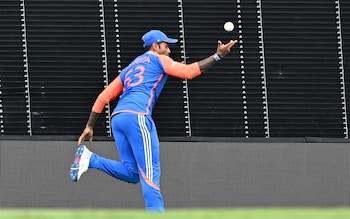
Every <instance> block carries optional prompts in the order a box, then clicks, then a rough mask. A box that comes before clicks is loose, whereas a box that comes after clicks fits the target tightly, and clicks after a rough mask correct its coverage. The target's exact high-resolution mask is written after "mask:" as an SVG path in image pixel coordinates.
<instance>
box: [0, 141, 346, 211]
mask: <svg viewBox="0 0 350 219" xmlns="http://www.w3.org/2000/svg"><path fill="white" fill-rule="evenodd" d="M75 144H76V142H75V141H42V140H31V141H26V140H0V158H1V160H0V207H2V208H7V207H54V208H60V207H95V208H143V207H144V204H143V198H142V195H141V189H140V185H132V184H127V183H123V182H120V181H118V180H116V179H114V178H112V177H110V176H107V175H105V174H104V173H102V172H100V171H97V170H89V172H87V173H86V174H85V175H84V176H83V177H82V178H81V180H80V181H79V182H78V183H73V182H71V181H70V180H69V175H68V173H69V167H70V164H71V162H72V159H73V157H74V151H75V148H76V145H75ZM87 146H88V147H89V148H90V149H91V150H92V151H94V152H96V153H98V154H100V155H102V156H106V157H108V158H111V159H118V155H117V152H116V150H115V145H114V142H112V141H95V142H93V143H92V144H91V143H87ZM161 162H162V178H161V180H162V181H161V188H162V193H163V197H164V201H165V205H166V207H167V208H180V207H181V208H183V207H193V208H194V207H263V206H268V207H274V206H281V207H342V206H349V198H350V197H349V185H350V181H349V179H350V178H349V172H350V171H349V144H347V143H277V142H266V143H263V142H262V143H254V142H161Z"/></svg>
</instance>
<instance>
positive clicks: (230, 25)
mask: <svg viewBox="0 0 350 219" xmlns="http://www.w3.org/2000/svg"><path fill="white" fill-rule="evenodd" d="M224 29H225V30H226V31H227V32H231V31H233V29H235V25H233V23H232V22H230V21H227V22H226V23H225V24H224Z"/></svg>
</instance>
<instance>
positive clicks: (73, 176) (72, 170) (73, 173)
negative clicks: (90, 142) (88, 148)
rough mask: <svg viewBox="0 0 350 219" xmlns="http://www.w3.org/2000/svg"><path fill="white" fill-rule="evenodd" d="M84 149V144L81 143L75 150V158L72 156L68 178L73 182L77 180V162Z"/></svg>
mask: <svg viewBox="0 0 350 219" xmlns="http://www.w3.org/2000/svg"><path fill="white" fill-rule="evenodd" d="M84 150H85V146H84V145H81V146H80V147H78V148H77V150H76V152H75V158H74V163H73V164H72V166H71V168H70V171H69V176H70V179H71V180H72V181H73V182H77V181H78V180H79V179H78V176H79V162H80V159H81V156H82V155H83V153H84Z"/></svg>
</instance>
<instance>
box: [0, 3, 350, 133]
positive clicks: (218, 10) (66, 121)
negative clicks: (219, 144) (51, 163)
mask: <svg viewBox="0 0 350 219" xmlns="http://www.w3.org/2000/svg"><path fill="white" fill-rule="evenodd" d="M349 11H350V3H349V1H347V0H340V1H337V0H323V1H314V0H304V1H300V0H283V1H275V0H264V1H261V0H258V1H256V0H245V1H236V0H221V1H220V3H217V2H216V1H212V0H202V1H198V0H182V1H178V0H159V1H154V0H147V1H139V0H121V1H113V0H86V1H81V0H69V1H68V0H42V1H36V0H2V1H0V12H1V13H0V34H1V35H0V101H1V102H0V133H1V135H6V136H11V135H20V136H21V135H25V136H42V135H54V136H57V135H78V134H79V133H80V132H81V129H82V127H84V125H85V122H86V119H87V117H88V114H89V111H90V109H91V105H92V104H93V102H94V100H95V98H96V97H97V95H98V93H99V92H100V91H101V90H102V89H103V88H104V86H106V85H107V84H108V83H110V82H111V81H112V80H113V78H115V77H116V76H117V75H118V73H119V72H120V71H121V70H122V69H123V68H124V67H126V66H127V65H128V64H129V62H130V61H131V60H132V59H133V58H134V57H135V56H136V55H138V54H140V53H142V52H143V49H142V42H141V37H142V35H143V34H144V33H145V32H146V31H148V30H150V29H161V30H163V31H165V32H166V33H167V34H168V35H169V36H171V37H175V38H178V39H179V43H178V45H177V46H176V47H175V48H172V55H171V56H172V57H173V58H174V59H176V60H178V61H181V62H185V63H191V62H194V61H198V60H200V59H203V58H205V57H208V56H209V55H212V54H213V53H214V52H215V50H216V42H217V40H218V39H221V40H222V41H223V42H227V41H228V40H229V39H232V38H233V39H237V40H238V41H239V43H238V44H237V46H236V47H235V48H234V49H233V50H232V53H231V54H230V55H228V56H227V57H225V59H224V60H222V61H221V62H220V64H218V65H215V66H214V67H213V68H211V69H210V70H208V71H207V72H205V73H204V74H203V75H202V76H201V77H199V78H197V79H195V80H192V81H182V80H180V79H175V78H170V79H169V81H168V83H167V85H166V87H165V88H164V92H163V93H162V95H161V96H160V98H159V102H158V104H157V106H156V108H155V111H154V119H155V120H156V123H157V124H158V130H159V135H160V136H162V137H169V136H170V137H174V136H176V137H184V138H186V137H203V136H205V137H243V138H245V137H247V138H252V137H261V138H270V137H275V138H277V137H292V138H294V137H305V136H307V137H310V136H311V137H332V138H348V135H349V128H348V125H349V119H348V114H349V113H348V108H349V107H348V103H349V102H350V99H349V89H348V87H349V86H350V81H349V78H350V77H349V74H350V72H349V69H350V68H349V66H350V65H349V63H350V43H349V42H350V41H349V40H350V14H349ZM226 21H232V22H234V24H235V27H236V29H235V30H234V31H233V32H231V33H227V32H225V31H224V30H223V24H224V23H225V22H226ZM115 102H116V101H114V102H113V103H111V104H110V105H108V106H106V109H105V111H104V112H103V115H102V116H101V119H100V120H99V121H98V123H97V124H96V128H95V135H96V136H111V131H110V125H109V117H110V112H111V110H112V109H113V108H114V105H115Z"/></svg>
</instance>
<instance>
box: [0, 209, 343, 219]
mask: <svg viewBox="0 0 350 219" xmlns="http://www.w3.org/2000/svg"><path fill="white" fill-rule="evenodd" d="M0 218H1V219H7V218H11V219H19V218H25V219H34V218H35V219H44V218H53V219H55V218H57V219H62V218H64V219H102V218H108V219H112V218H116V219H186V218H189V219H214V218H215V219H216V218H219V219H226V218H227V219H338V218H344V219H345V218H346V219H348V218H350V209H348V208H319V209H318V208H313V209H309V208H237V209H167V210H166V212H164V213H149V212H145V211H144V210H139V209H138V210H111V209H0Z"/></svg>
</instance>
